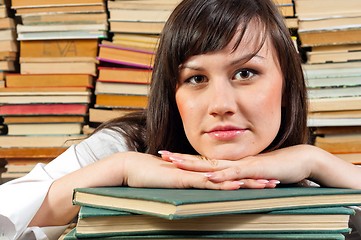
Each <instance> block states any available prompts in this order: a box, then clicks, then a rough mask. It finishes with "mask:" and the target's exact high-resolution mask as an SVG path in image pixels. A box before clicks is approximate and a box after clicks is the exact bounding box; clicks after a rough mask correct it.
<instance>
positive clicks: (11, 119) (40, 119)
mask: <svg viewBox="0 0 361 240" xmlns="http://www.w3.org/2000/svg"><path fill="white" fill-rule="evenodd" d="M84 118H85V116H76V115H75V116H71V115H70V116H66V115H64V116H62V115H59V116H56V115H54V116H5V117H3V119H4V124H9V123H75V122H79V123H82V122H84V121H85V119H84Z"/></svg>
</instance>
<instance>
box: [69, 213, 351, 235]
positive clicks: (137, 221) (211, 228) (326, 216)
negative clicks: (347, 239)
mask: <svg viewBox="0 0 361 240" xmlns="http://www.w3.org/2000/svg"><path fill="white" fill-rule="evenodd" d="M354 213H355V212H354V210H353V209H350V208H346V207H330V208H308V209H295V210H283V211H273V212H268V213H263V214H262V213H256V214H252V213H250V214H227V215H216V216H205V217H196V218H185V219H177V220H168V219H163V218H159V217H155V216H149V215H140V214H132V213H129V212H124V211H117V210H108V209H101V208H93V207H86V206H82V207H81V208H80V211H79V216H78V222H77V233H76V235H77V237H81V238H89V237H109V236H120V235H123V236H126V235H129V236H130V235H146V234H151V235H155V234H159V235H164V234H195V233H196V234H200V233H203V234H205V233H206V234H225V233H227V234H228V233H233V234H235V233H348V232H350V229H349V228H348V221H349V216H350V215H352V214H354Z"/></svg>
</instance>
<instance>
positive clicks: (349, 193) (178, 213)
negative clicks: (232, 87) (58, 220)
mask: <svg viewBox="0 0 361 240" xmlns="http://www.w3.org/2000/svg"><path fill="white" fill-rule="evenodd" d="M73 202H74V204H76V205H83V206H93V207H100V208H109V209H115V210H123V211H129V212H133V213H141V214H148V215H155V216H159V217H163V218H167V219H179V218H189V217H196V216H206V215H219V214H229V213H259V212H267V211H272V210H281V209H292V208H307V207H330V206H350V205H356V206H359V205H361V190H355V189H342V188H313V187H312V188H311V187H283V188H275V189H240V190H234V191H222V190H201V189H154V188H153V189H152V188H131V187H101V188H77V189H75V190H74V196H73Z"/></svg>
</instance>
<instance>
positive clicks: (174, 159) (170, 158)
mask: <svg viewBox="0 0 361 240" xmlns="http://www.w3.org/2000/svg"><path fill="white" fill-rule="evenodd" d="M169 160H171V161H172V162H178V163H182V162H184V159H181V158H178V157H174V156H172V157H169Z"/></svg>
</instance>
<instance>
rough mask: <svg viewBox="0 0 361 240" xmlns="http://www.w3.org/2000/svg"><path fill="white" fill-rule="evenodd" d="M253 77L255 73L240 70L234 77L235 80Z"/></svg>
mask: <svg viewBox="0 0 361 240" xmlns="http://www.w3.org/2000/svg"><path fill="white" fill-rule="evenodd" d="M254 75H255V72H254V71H252V70H249V69H242V70H240V71H239V72H237V73H236V74H235V75H234V78H235V79H236V80H248V79H250V78H252V77H253V76H254Z"/></svg>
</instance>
